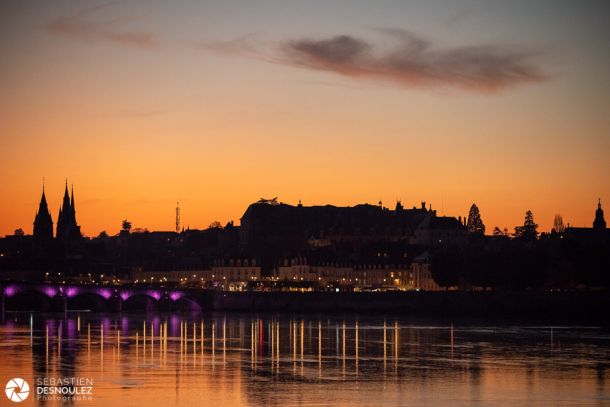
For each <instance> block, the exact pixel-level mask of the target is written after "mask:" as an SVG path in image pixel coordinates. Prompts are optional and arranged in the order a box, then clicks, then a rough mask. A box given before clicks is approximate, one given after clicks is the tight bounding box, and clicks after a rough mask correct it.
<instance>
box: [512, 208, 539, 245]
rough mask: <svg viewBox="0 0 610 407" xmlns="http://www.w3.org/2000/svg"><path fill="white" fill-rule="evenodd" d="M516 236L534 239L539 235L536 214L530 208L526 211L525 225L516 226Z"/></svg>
mask: <svg viewBox="0 0 610 407" xmlns="http://www.w3.org/2000/svg"><path fill="white" fill-rule="evenodd" d="M515 237H518V238H521V239H528V240H534V239H536V238H537V237H538V224H537V223H536V222H534V214H533V213H532V211H530V210H528V211H527V212H525V220H524V221H523V226H516V227H515Z"/></svg>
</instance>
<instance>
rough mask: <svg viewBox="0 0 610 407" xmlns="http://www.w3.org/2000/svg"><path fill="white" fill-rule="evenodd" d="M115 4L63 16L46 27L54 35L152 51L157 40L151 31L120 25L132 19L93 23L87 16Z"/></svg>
mask: <svg viewBox="0 0 610 407" xmlns="http://www.w3.org/2000/svg"><path fill="white" fill-rule="evenodd" d="M112 4H114V3H106V4H103V5H100V6H96V7H93V8H90V9H86V10H83V11H81V12H79V13H77V14H74V15H70V16H61V17H58V18H56V19H55V20H53V21H50V22H49V23H48V24H46V25H45V26H44V28H45V30H46V31H47V32H49V33H51V34H53V35H59V36H63V37H70V38H76V39H79V40H82V41H101V42H111V43H114V44H118V45H122V46H127V47H134V48H141V49H151V48H154V47H156V46H157V39H156V37H155V35H154V34H153V33H152V32H149V31H132V30H126V29H123V28H121V27H119V25H120V24H121V23H122V22H123V21H129V20H133V19H134V18H132V17H127V18H122V19H113V20H106V21H91V20H90V19H87V16H89V15H91V14H94V13H96V12H98V11H99V10H102V9H104V8H107V7H108V6H110V5H112Z"/></svg>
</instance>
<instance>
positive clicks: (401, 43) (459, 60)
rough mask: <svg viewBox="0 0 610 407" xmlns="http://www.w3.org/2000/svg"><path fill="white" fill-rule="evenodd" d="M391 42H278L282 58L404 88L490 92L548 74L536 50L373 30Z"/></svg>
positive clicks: (345, 39) (346, 37)
mask: <svg viewBox="0 0 610 407" xmlns="http://www.w3.org/2000/svg"><path fill="white" fill-rule="evenodd" d="M378 31H379V32H381V33H382V34H384V35H386V36H389V37H391V38H392V39H394V40H395V42H396V43H397V46H396V47H395V48H393V49H391V50H389V51H384V50H380V49H377V48H376V47H375V46H374V45H372V43H370V42H368V41H366V40H363V39H360V38H356V37H353V36H350V35H340V36H336V37H332V38H327V39H319V40H316V39H307V38H305V39H300V40H294V41H288V42H286V43H283V44H282V46H281V61H283V62H284V63H288V64H292V65H297V66H301V67H306V68H310V69H317V70H323V71H330V72H335V73H338V74H340V75H344V76H350V77H359V78H371V79H383V80H389V81H393V82H396V83H398V84H400V85H402V86H406V87H422V86H423V87H454V88H455V87H457V88H462V89H467V90H472V91H478V92H495V91H499V90H502V89H506V88H510V87H513V86H517V85H522V84H526V83H532V82H540V81H544V80H546V79H547V78H548V76H547V75H546V74H545V73H544V72H543V71H542V70H541V68H540V67H538V66H537V65H536V64H534V61H533V60H534V59H535V57H536V56H537V54H536V53H534V52H532V51H528V50H525V49H522V48H520V47H515V46H512V47H509V46H500V45H495V46H494V45H481V46H464V47H453V48H445V49H443V48H440V47H438V46H435V45H434V44H432V43H431V42H430V41H428V40H426V39H424V38H423V37H421V36H418V35H415V34H413V33H411V32H408V31H405V30H399V29H379V30H378Z"/></svg>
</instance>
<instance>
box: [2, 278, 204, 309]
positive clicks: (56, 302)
mask: <svg viewBox="0 0 610 407" xmlns="http://www.w3.org/2000/svg"><path fill="white" fill-rule="evenodd" d="M0 293H1V294H2V312H4V311H5V310H6V309H8V310H23V309H27V310H32V309H35V310H42V311H64V312H66V311H68V310H85V309H87V310H93V311H111V312H117V311H119V312H120V311H123V310H126V311H127V310H142V309H146V310H159V311H170V310H193V311H195V310H201V309H202V308H204V306H205V303H206V294H205V291H204V290H197V289H175V288H167V287H137V286H92V285H77V284H50V283H24V282H20V283H19V282H16V283H1V284H0Z"/></svg>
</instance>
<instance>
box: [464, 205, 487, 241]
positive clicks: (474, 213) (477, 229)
mask: <svg viewBox="0 0 610 407" xmlns="http://www.w3.org/2000/svg"><path fill="white" fill-rule="evenodd" d="M467 228H468V233H470V234H473V235H484V234H485V225H484V224H483V221H482V220H481V214H480V212H479V208H478V207H477V205H476V204H472V206H471V207H470V212H469V213H468V223H467Z"/></svg>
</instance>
